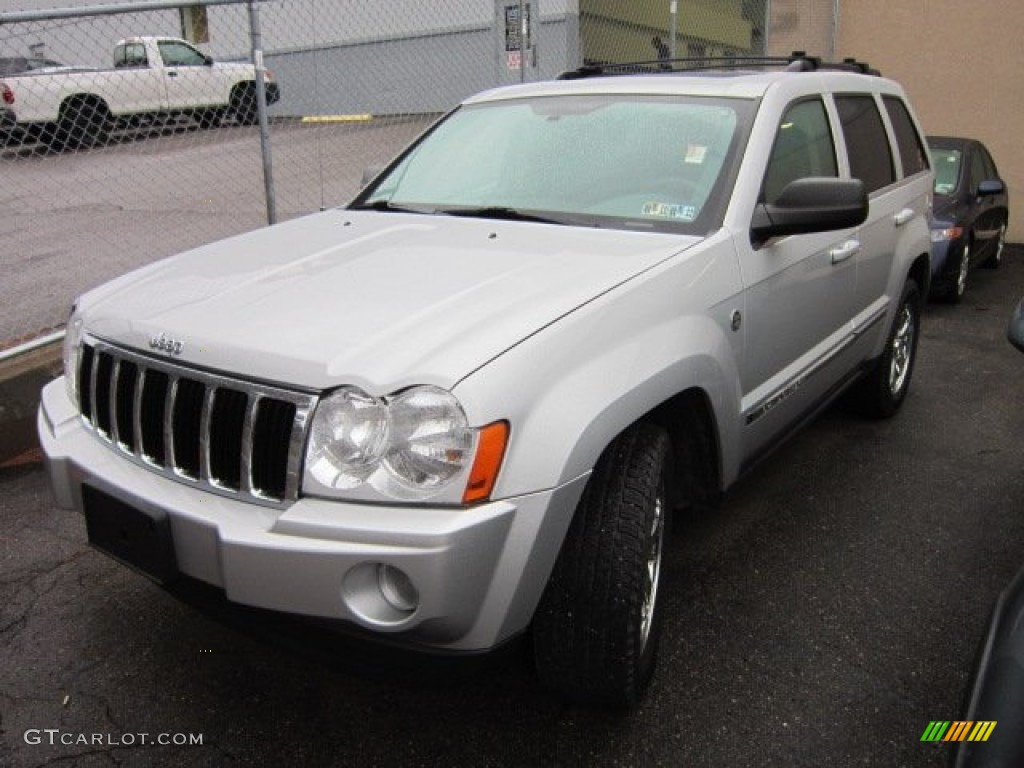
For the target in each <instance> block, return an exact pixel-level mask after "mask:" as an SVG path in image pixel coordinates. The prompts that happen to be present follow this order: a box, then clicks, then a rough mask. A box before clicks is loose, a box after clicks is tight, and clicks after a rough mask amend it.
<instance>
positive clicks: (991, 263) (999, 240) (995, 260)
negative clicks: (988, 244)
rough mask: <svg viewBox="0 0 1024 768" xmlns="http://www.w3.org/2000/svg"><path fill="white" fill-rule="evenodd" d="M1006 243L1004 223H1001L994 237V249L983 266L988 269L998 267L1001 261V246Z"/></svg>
mask: <svg viewBox="0 0 1024 768" xmlns="http://www.w3.org/2000/svg"><path fill="white" fill-rule="evenodd" d="M1005 245H1006V224H1003V226H1001V227H1000V228H999V234H998V235H997V237H996V250H995V253H993V254H992V255H991V256H989V257H988V259H987V260H986V261H985V266H986V267H987V268H988V269H998V268H999V265H1000V264H1002V263H1003V246H1005Z"/></svg>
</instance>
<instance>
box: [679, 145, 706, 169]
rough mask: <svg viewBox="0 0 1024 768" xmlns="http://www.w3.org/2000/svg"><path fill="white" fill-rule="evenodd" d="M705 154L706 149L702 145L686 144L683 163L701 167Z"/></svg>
mask: <svg viewBox="0 0 1024 768" xmlns="http://www.w3.org/2000/svg"><path fill="white" fill-rule="evenodd" d="M707 153H708V148H707V147H705V146H704V145H703V144H687V145H686V157H685V158H684V162H687V163H690V164H691V165H701V164H702V163H703V162H704V157H705V156H706V155H707Z"/></svg>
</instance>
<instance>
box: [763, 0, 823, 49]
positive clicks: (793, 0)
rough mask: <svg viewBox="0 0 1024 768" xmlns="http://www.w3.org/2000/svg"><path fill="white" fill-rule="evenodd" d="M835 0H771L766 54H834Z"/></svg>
mask: <svg viewBox="0 0 1024 768" xmlns="http://www.w3.org/2000/svg"><path fill="white" fill-rule="evenodd" d="M835 4H836V0H769V6H768V17H769V18H768V23H767V29H768V32H767V38H768V39H767V45H766V50H767V55H768V56H789V54H791V53H792V52H793V51H804V52H805V53H808V54H810V55H811V56H821V57H823V58H827V59H831V58H832V57H833V56H834V55H835V50H834V49H835V32H836V29H835V21H834V19H835Z"/></svg>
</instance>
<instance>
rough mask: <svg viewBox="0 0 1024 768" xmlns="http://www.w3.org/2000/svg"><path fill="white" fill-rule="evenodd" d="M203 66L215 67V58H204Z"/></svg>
mask: <svg viewBox="0 0 1024 768" xmlns="http://www.w3.org/2000/svg"><path fill="white" fill-rule="evenodd" d="M203 64H205V65H206V66H208V67H212V66H213V56H203Z"/></svg>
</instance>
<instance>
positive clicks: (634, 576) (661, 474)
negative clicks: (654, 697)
mask: <svg viewBox="0 0 1024 768" xmlns="http://www.w3.org/2000/svg"><path fill="white" fill-rule="evenodd" d="M670 457H671V446H670V443H669V439H668V436H667V434H666V433H665V431H664V430H663V429H661V428H660V427H656V426H653V425H649V424H638V425H635V426H633V427H631V428H630V429H628V430H626V431H625V432H624V433H622V434H621V435H620V436H619V437H618V438H616V440H615V441H614V442H613V443H612V444H611V445H610V446H609V447H608V448H607V449H606V451H605V453H604V454H603V455H602V456H601V459H600V460H599V461H598V463H597V466H596V467H595V468H594V473H593V475H591V477H590V480H589V481H588V482H587V487H586V489H585V490H584V491H583V497H582V499H581V500H580V503H579V506H578V507H577V509H576V514H575V516H574V518H573V521H572V523H571V525H570V527H569V532H568V533H567V534H566V539H565V542H564V543H563V545H562V550H561V552H560V553H559V556H558V561H557V562H556V564H555V568H554V572H553V573H552V575H551V579H550V581H549V582H548V586H547V589H546V590H545V592H544V595H543V597H542V598H541V603H540V606H539V607H538V608H537V614H536V616H535V619H534V626H533V632H534V636H533V639H534V652H535V659H536V665H537V672H538V675H539V676H540V678H541V681H542V682H543V683H544V684H545V685H547V686H548V687H550V688H552V689H553V690H555V691H556V692H557V693H559V694H561V695H562V696H564V697H566V698H569V699H573V700H576V701H579V702H582V703H585V704H601V705H608V706H616V707H632V706H635V705H636V704H637V703H638V702H639V700H640V698H641V696H642V695H643V692H644V690H645V689H646V687H647V684H648V683H649V682H650V679H651V676H652V674H653V672H654V666H655V659H656V656H657V648H658V639H659V636H660V633H661V611H660V605H661V602H663V601H661V600H659V586H660V584H661V575H662V560H663V554H664V545H665V531H666V528H667V526H668V522H669V514H670V504H669V499H668V487H669V484H668V482H667V473H668V470H669V466H670V464H671V458H670Z"/></svg>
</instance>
